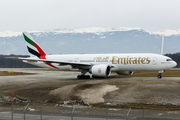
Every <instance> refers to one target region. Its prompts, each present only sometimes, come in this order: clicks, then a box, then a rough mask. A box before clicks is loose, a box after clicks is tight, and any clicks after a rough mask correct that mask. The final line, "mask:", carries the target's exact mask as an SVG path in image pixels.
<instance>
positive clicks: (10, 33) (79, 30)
mask: <svg viewBox="0 0 180 120" xmlns="http://www.w3.org/2000/svg"><path fill="white" fill-rule="evenodd" d="M131 30H139V31H144V32H148V33H149V34H154V35H164V36H172V35H180V29H178V30H170V29H166V30H164V31H158V32H149V31H146V30H144V29H141V28H130V27H119V28H102V27H90V28H77V29H69V28H64V29H51V30H44V31H29V33H42V32H44V33H47V32H54V33H56V34H59V33H96V34H100V33H104V32H114V31H131ZM21 34H22V32H15V31H11V30H9V31H4V32H0V37H14V36H15V37H16V36H20V35H21Z"/></svg>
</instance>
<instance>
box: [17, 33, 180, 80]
mask: <svg viewBox="0 0 180 120" xmlns="http://www.w3.org/2000/svg"><path fill="white" fill-rule="evenodd" d="M23 36H24V40H25V42H26V45H27V49H28V51H29V54H30V57H28V58H22V57H18V59H19V60H23V62H26V63H29V64H33V65H36V66H40V67H45V68H52V69H56V70H60V71H78V72H81V74H80V75H78V76H77V78H78V79H89V78H91V77H90V75H86V73H88V72H89V73H90V74H92V78H104V77H109V76H110V75H111V73H112V72H113V73H117V74H119V75H132V74H133V71H158V75H157V77H158V78H162V73H163V72H164V71H165V70H166V69H170V68H173V67H175V66H176V65H177V63H176V62H175V61H173V60H172V59H171V58H170V57H167V56H164V55H160V54H153V53H122V54H60V55H48V54H46V53H45V52H44V50H43V49H42V48H41V47H40V46H39V45H38V44H37V43H36V42H35V41H34V39H33V38H32V36H31V35H30V34H29V33H27V32H23Z"/></svg>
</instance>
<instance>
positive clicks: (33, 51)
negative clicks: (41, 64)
mask: <svg viewBox="0 0 180 120" xmlns="http://www.w3.org/2000/svg"><path fill="white" fill-rule="evenodd" d="M23 36H24V40H25V41H26V45H27V49H28V51H29V54H30V56H31V57H33V56H37V57H38V58H39V59H46V53H45V52H44V50H43V49H42V48H41V47H40V46H39V45H38V44H37V43H36V42H35V41H34V39H33V38H32V36H31V35H30V34H29V33H27V32H23Z"/></svg>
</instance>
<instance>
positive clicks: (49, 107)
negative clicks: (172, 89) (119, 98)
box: [0, 101, 180, 120]
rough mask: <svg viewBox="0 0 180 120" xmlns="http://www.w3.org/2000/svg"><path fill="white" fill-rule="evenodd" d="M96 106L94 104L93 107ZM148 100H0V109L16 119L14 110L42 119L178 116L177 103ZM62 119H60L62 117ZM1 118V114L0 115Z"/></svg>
mask: <svg viewBox="0 0 180 120" xmlns="http://www.w3.org/2000/svg"><path fill="white" fill-rule="evenodd" d="M97 106H98V107H97ZM151 107H153V105H148V104H144V103H142V104H138V105H135V104H126V105H116V106H114V105H112V104H111V103H104V104H96V105H95V106H94V105H89V106H83V105H79V104H58V103H57V104H55V103H44V102H42V101H39V102H36V103H31V102H26V103H16V102H1V103H0V112H1V113H3V112H7V113H8V114H9V116H11V120H16V119H17V118H14V114H16V113H18V114H21V116H22V119H23V120H27V119H29V118H28V116H27V115H29V114H31V115H32V114H34V115H37V116H39V117H38V119H39V120H43V119H44V116H45V115H50V116H53V115H55V116H66V119H67V120H73V119H76V120H78V118H79V119H80V118H81V117H85V118H91V120H93V119H94V120H97V119H100V120H111V119H113V120H116V119H117V120H144V119H148V120H149V119H157V120H164V119H167V120H171V119H172V120H180V110H179V107H178V106H176V107H175V106H174V108H173V106H169V107H168V106H164V108H162V107H163V106H157V108H155V107H154V108H151ZM66 119H63V120H66ZM0 120H1V117H0Z"/></svg>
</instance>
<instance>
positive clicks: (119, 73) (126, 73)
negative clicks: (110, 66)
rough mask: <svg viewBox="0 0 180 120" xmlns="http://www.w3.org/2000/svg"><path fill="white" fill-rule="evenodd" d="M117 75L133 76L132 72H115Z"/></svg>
mask: <svg viewBox="0 0 180 120" xmlns="http://www.w3.org/2000/svg"><path fill="white" fill-rule="evenodd" d="M116 73H117V74H118V75H133V73H134V72H133V71H118V72H116Z"/></svg>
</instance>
